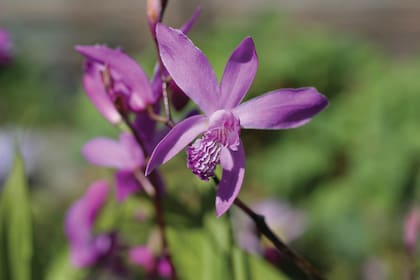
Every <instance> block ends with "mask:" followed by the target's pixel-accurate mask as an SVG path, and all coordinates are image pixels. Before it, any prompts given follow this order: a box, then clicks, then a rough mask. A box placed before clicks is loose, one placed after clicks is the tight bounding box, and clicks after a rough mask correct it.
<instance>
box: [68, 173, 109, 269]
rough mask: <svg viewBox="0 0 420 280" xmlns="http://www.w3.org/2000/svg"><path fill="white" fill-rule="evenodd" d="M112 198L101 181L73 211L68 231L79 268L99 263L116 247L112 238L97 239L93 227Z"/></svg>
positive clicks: (71, 253) (70, 214) (73, 254)
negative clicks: (107, 201)
mask: <svg viewBox="0 0 420 280" xmlns="http://www.w3.org/2000/svg"><path fill="white" fill-rule="evenodd" d="M107 195H108V184H107V182H105V181H97V182H95V183H93V184H92V185H90V186H89V188H88V189H87V191H86V193H85V194H84V196H83V197H82V198H80V199H79V200H78V201H76V202H75V203H74V204H73V205H72V206H71V208H70V209H69V211H68V213H67V216H66V222H65V231H66V235H67V238H68V239H69V241H70V258H71V261H72V263H73V264H74V265H75V266H77V267H86V266H90V265H93V264H95V263H96V262H97V261H99V260H100V259H101V258H103V257H104V256H106V255H107V254H108V253H109V252H110V250H111V248H112V243H113V241H112V236H111V235H110V234H102V235H97V236H94V235H93V234H92V227H93V224H94V223H95V220H96V217H97V216H98V214H99V212H100V210H101V208H102V206H103V205H104V203H105V201H106V198H107Z"/></svg>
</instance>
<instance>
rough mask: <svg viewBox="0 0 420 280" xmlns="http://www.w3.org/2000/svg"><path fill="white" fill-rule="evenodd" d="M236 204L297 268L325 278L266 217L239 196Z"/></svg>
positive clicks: (312, 277) (313, 276)
mask: <svg viewBox="0 0 420 280" xmlns="http://www.w3.org/2000/svg"><path fill="white" fill-rule="evenodd" d="M213 180H214V182H215V184H216V185H219V183H220V180H219V178H218V177H216V176H214V177H213ZM234 204H235V205H236V206H237V207H238V208H239V209H241V210H242V211H243V212H244V213H245V214H246V215H248V217H250V218H251V219H252V220H253V221H254V223H255V226H256V227H257V229H258V231H259V233H260V234H262V235H264V236H265V237H267V238H268V239H269V240H270V241H271V242H272V243H273V245H274V246H275V247H276V248H277V249H278V250H279V251H280V253H282V254H283V255H284V256H286V257H287V258H288V259H289V260H290V261H291V263H293V264H295V265H296V267H297V269H298V270H300V271H301V272H302V273H303V274H304V275H306V276H307V277H308V279H314V280H324V279H325V278H324V277H323V276H322V275H321V274H320V273H319V272H318V271H317V270H316V269H315V267H314V266H313V265H312V264H311V263H310V262H309V261H307V260H306V259H305V258H303V257H302V256H300V255H299V254H298V253H296V252H295V251H294V250H293V249H291V248H290V247H288V246H287V245H286V244H285V243H284V242H283V241H282V240H281V239H280V238H279V237H278V236H277V235H275V234H274V232H273V231H272V230H271V229H270V228H269V227H268V225H267V223H266V222H265V218H264V216H263V215H260V214H258V213H256V212H254V211H253V210H252V209H251V208H250V207H249V206H248V205H246V204H245V203H244V202H243V201H242V200H240V199H239V198H236V199H235V201H234Z"/></svg>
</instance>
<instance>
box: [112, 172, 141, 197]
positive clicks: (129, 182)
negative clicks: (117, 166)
mask: <svg viewBox="0 0 420 280" xmlns="http://www.w3.org/2000/svg"><path fill="white" fill-rule="evenodd" d="M141 189H142V187H141V185H140V184H139V182H138V181H137V179H136V177H135V176H134V174H133V172H130V171H124V170H120V171H118V172H117V173H116V174H115V191H116V196H117V201H118V202H124V201H125V200H126V199H127V197H129V196H130V195H131V194H133V193H135V192H138V191H140V190H141Z"/></svg>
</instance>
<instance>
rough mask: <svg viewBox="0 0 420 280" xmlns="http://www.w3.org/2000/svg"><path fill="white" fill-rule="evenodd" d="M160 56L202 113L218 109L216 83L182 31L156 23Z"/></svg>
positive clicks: (211, 73) (203, 59)
mask: <svg viewBox="0 0 420 280" xmlns="http://www.w3.org/2000/svg"><path fill="white" fill-rule="evenodd" d="M156 34H157V40H158V44H159V52H160V57H161V59H162V62H163V64H164V65H165V68H166V70H168V72H169V74H170V75H171V77H172V78H173V79H174V81H175V83H176V84H177V85H178V86H179V87H180V88H181V89H182V90H183V91H184V92H185V94H186V95H188V96H189V97H190V98H191V99H192V100H193V101H194V102H195V103H196V104H197V105H198V106H199V107H200V109H201V110H203V112H204V113H206V114H207V115H210V114H211V113H212V112H214V111H215V110H216V109H217V103H218V101H217V100H218V98H219V97H218V95H219V94H218V85H217V79H216V76H215V74H214V72H213V69H212V67H211V65H210V63H209V61H208V59H207V58H206V56H205V55H204V54H203V53H202V52H201V51H200V50H199V49H198V48H197V47H196V46H194V44H193V43H192V42H191V40H190V39H189V38H188V37H187V36H186V35H185V34H184V33H182V31H180V30H177V29H173V28H170V27H167V26H165V25H163V24H158V25H157V27H156Z"/></svg>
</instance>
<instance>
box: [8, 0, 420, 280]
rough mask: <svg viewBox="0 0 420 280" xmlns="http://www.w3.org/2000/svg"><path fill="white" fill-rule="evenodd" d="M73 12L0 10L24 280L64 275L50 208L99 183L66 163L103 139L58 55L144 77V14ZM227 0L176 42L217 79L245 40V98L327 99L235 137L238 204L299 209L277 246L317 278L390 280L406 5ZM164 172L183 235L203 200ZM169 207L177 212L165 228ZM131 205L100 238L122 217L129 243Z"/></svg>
mask: <svg viewBox="0 0 420 280" xmlns="http://www.w3.org/2000/svg"><path fill="white" fill-rule="evenodd" d="M86 2H87V3H85V2H84V1H64V0H61V1H58V0H57V1H52V0H42V1H39V2H38V1H36V4H28V5H26V4H27V1H23V0H19V1H12V0H6V3H5V5H3V7H2V8H1V10H0V26H2V27H5V28H7V29H8V30H9V31H10V33H11V35H12V38H13V40H14V46H15V60H14V61H13V63H11V64H10V65H8V66H7V67H3V68H2V69H0V145H1V146H0V153H2V154H0V160H1V161H2V163H1V164H0V169H1V170H0V176H1V178H0V180H1V182H4V180H5V178H6V174H7V173H8V172H9V170H10V166H11V160H12V156H11V153H12V144H11V143H12V142H13V136H12V135H14V134H17V135H18V137H19V138H20V139H21V141H20V142H21V144H22V149H23V153H24V156H25V161H26V164H27V166H26V172H27V175H28V178H29V199H30V202H31V209H30V211H31V217H32V224H33V228H32V236H33V241H34V242H33V244H34V248H33V258H32V268H33V269H32V274H33V279H47V276H48V275H53V274H51V273H52V272H51V271H54V269H55V270H62V271H66V273H73V272H69V271H72V270H71V268H69V267H66V265H65V264H66V263H67V258H66V250H67V249H66V247H67V245H66V241H65V237H64V232H63V219H64V215H65V211H66V210H67V208H68V206H69V205H70V204H71V202H72V201H74V200H75V199H77V197H79V196H80V195H81V194H82V193H83V191H84V189H85V188H86V186H87V185H88V184H89V183H90V182H91V181H93V180H94V179H98V178H102V177H105V178H112V177H111V175H112V172H111V171H109V170H105V169H102V168H96V167H93V166H90V165H88V164H87V163H86V162H85V161H84V160H83V158H82V156H81V154H80V147H81V146H82V145H83V143H84V142H86V141H87V140H88V139H90V138H91V137H95V136H106V135H110V136H115V135H117V133H118V131H117V130H116V129H115V128H113V127H111V126H110V125H108V124H107V123H106V122H105V121H104V120H103V119H102V118H101V117H100V116H99V114H98V113H97V112H96V110H95V109H94V107H93V106H92V105H91V104H90V103H89V101H88V100H87V98H86V97H85V95H84V92H83V90H82V88H81V74H82V66H81V65H82V58H81V57H80V56H79V55H78V54H76V53H75V52H74V51H73V46H74V45H75V44H92V43H107V44H108V45H110V46H112V47H116V46H122V47H123V48H124V49H125V50H126V51H127V52H128V53H129V54H131V55H133V56H135V57H136V58H137V59H138V61H139V62H140V63H141V65H142V66H143V68H144V69H145V71H146V72H147V73H149V75H150V73H151V72H152V68H153V64H154V59H155V51H154V49H153V44H152V41H151V40H150V39H149V31H148V29H147V25H146V24H147V23H146V16H145V11H144V8H145V7H144V6H145V5H146V4H145V1H134V0H124V1H118V2H117V1H105V2H104V4H103V5H101V7H98V1H86ZM226 2H227V1H223V2H222V1H214V2H212V3H201V4H202V8H203V11H202V16H201V17H200V19H199V21H198V23H197V25H196V26H194V28H193V30H192V31H191V34H190V35H191V38H192V39H193V41H194V42H195V43H196V44H197V45H198V46H199V47H200V48H201V49H202V50H203V51H204V53H206V54H207V56H208V57H209V60H210V61H211V63H212V65H213V66H214V67H215V69H216V72H217V74H218V76H219V77H220V76H221V73H222V71H223V67H224V65H225V63H226V60H227V58H228V57H229V55H230V52H231V51H232V50H233V48H234V47H235V46H236V45H237V44H238V43H239V42H240V40H241V39H242V38H243V37H244V36H247V35H250V36H252V37H253V39H254V41H255V43H256V47H257V52H258V55H259V61H260V66H259V69H258V73H257V76H256V79H255V82H254V84H253V86H252V88H251V91H250V92H249V94H248V95H247V98H250V97H253V96H257V95H259V94H261V93H264V92H266V91H270V90H273V89H276V88H282V87H302V86H314V87H316V88H317V89H318V90H319V91H320V92H322V93H324V94H325V95H326V96H328V97H329V99H330V106H329V107H328V108H327V110H325V111H324V112H322V113H321V114H320V115H319V116H317V117H316V118H314V120H313V121H312V122H311V123H310V124H308V125H306V126H304V127H302V128H299V129H295V130H286V131H243V132H242V135H243V137H244V141H245V147H246V153H247V174H246V179H245V184H244V186H243V188H242V192H241V197H242V198H243V200H245V201H247V202H249V203H252V202H255V201H258V200H261V199H263V198H265V197H275V198H278V199H281V200H284V201H287V202H289V203H290V205H292V206H293V207H295V208H297V209H299V210H301V211H303V213H305V215H306V221H307V225H306V229H305V232H304V234H303V235H302V236H300V237H299V238H298V239H297V240H295V241H293V243H292V246H293V247H294V248H296V249H297V250H298V251H299V252H301V253H302V254H303V255H305V256H307V257H308V258H309V259H310V260H311V261H313V262H314V263H315V264H316V265H317V266H319V267H320V268H321V270H322V271H324V272H326V275H327V276H328V278H329V279H343V280H346V279H367V280H373V279H404V277H405V276H406V274H407V269H408V263H407V259H406V253H405V250H404V246H403V222H404V217H405V215H406V214H407V212H408V211H409V210H410V208H411V207H412V206H414V205H416V204H419V200H420V188H419V187H420V129H419V125H420V78H419V77H420V48H419V46H420V20H419V18H420V5H419V4H416V3H415V2H414V1H411V2H410V1H402V2H401V3H400V4H399V5H391V4H389V3H388V4H387V3H384V1H374V0H371V1H355V2H354V3H352V4H349V3H347V4H344V3H343V1H336V2H331V1H321V0H319V1H314V2H311V3H306V2H308V1H302V3H301V4H297V3H295V2H293V1H280V2H276V1H262V2H259V1H245V0H243V1H240V0H237V1H232V2H229V3H226ZM338 2H341V4H339V3H338ZM34 3H35V2H34ZM305 3H306V4H307V5H306V4H305ZM196 4H199V3H198V2H197V1H189V2H185V1H169V6H168V9H167V18H166V19H165V22H166V23H168V24H171V25H174V26H179V25H181V24H182V22H183V21H185V20H186V19H187V18H188V17H189V15H190V14H191V13H192V11H193V9H194V7H195V5H196ZM163 170H164V171H165V172H166V174H168V177H167V178H166V181H167V183H168V185H169V187H170V191H169V193H170V198H169V200H170V201H172V200H173V201H172V202H169V203H168V204H170V206H169V208H170V213H169V214H168V215H169V216H168V219H169V220H170V223H171V224H173V225H174V226H179V227H181V226H182V227H188V226H191V225H190V224H193V223H194V221H195V220H194V217H196V216H197V215H198V214H197V212H198V210H197V207H198V206H197V201H200V197H201V199H202V197H206V198H209V199H210V200H213V198H214V196H213V195H212V189H211V187H210V186H209V185H205V184H204V185H203V184H202V183H200V182H199V181H198V180H197V179H196V178H195V177H194V175H193V174H191V173H190V172H189V170H187V169H186V168H185V156H178V157H177V159H176V160H174V161H172V162H170V163H169V164H167V165H166V166H165V167H164V169H163ZM185 182H191V184H190V185H186V183H185ZM181 202H182V203H186V205H188V207H187V210H185V211H186V212H188V213H187V214H186V213H183V214H182V215H181V216H176V215H175V213H176V212H177V206H176V205H177V204H176V203H181ZM16 203H19V202H18V201H17V202H16ZM136 203H137V201H134V200H133V201H131V200H129V202H127V203H125V204H124V205H122V206H118V207H117V206H116V205H114V204H113V203H112V202H111V203H110V204H111V206H109V207H110V209H114V211H115V209H119V210H118V214H112V215H111V214H109V213H108V215H109V216H113V218H109V219H107V221H105V222H103V225H102V226H103V228H112V227H114V226H115V221H114V222H112V220H115V215H117V216H119V217H121V216H122V217H126V218H125V219H123V220H122V221H119V224H118V227H119V228H122V232H123V234H124V236H125V238H126V239H127V240H130V241H133V242H139V241H141V240H142V239H144V238H145V237H144V236H143V237H142V235H144V233H141V232H144V231H145V229H147V228H148V227H149V226H150V225H135V224H133V221H132V219H130V218H129V217H130V215H133V211H134V210H133V209H135V208H136V207H137V206H136ZM212 203H213V201H210V204H212ZM171 207H172V208H171ZM210 208H211V207H210ZM178 210H179V209H178ZM211 210H213V209H211ZM108 212H112V211H111V210H110V211H108ZM172 215H173V216H172ZM279 215H281V213H280V214H279ZM175 216H176V217H175ZM177 218H178V219H180V220H177ZM189 218H191V221H188V219H189ZM171 219H172V220H171ZM109 220H111V222H110V221H109ZM1 244H2V245H4V246H6V245H5V244H4V243H1ZM0 246H1V245H0ZM1 250H3V248H1V247H0V251H1ZM66 269H67V270H66ZM61 273H62V272H61ZM68 275H72V274H68ZM51 277H52V276H50V278H51ZM69 277H70V278H64V279H78V278H77V276H74V277H73V276H69ZM72 277H73V278H72ZM51 279H54V278H51Z"/></svg>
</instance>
